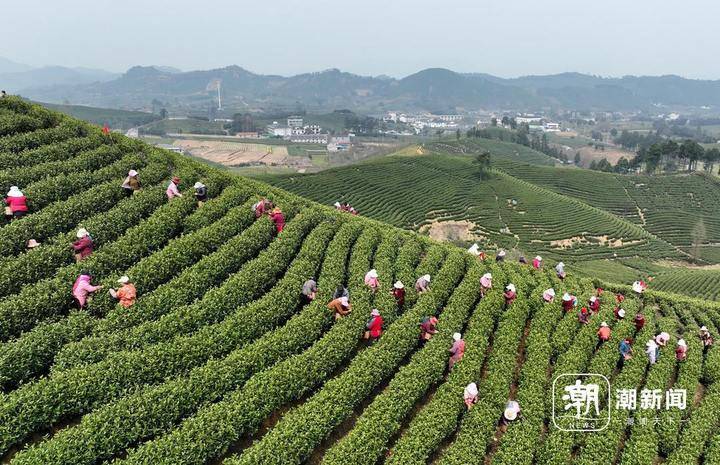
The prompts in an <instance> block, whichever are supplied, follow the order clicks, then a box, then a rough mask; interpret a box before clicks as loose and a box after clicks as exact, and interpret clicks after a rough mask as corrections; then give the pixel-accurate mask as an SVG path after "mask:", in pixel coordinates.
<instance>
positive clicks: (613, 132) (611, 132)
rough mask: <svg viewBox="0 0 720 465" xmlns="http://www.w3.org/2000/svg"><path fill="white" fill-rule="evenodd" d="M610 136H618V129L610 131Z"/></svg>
mask: <svg viewBox="0 0 720 465" xmlns="http://www.w3.org/2000/svg"><path fill="white" fill-rule="evenodd" d="M610 135H611V136H613V137H615V136H617V129H615V128H612V129H611V130H610Z"/></svg>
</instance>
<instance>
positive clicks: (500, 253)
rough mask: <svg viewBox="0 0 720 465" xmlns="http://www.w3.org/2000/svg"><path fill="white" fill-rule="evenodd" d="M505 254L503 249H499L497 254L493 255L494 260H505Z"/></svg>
mask: <svg viewBox="0 0 720 465" xmlns="http://www.w3.org/2000/svg"><path fill="white" fill-rule="evenodd" d="M505 255H506V254H505V251H504V250H503V249H500V250H499V251H498V253H497V255H495V261H496V262H502V261H503V260H505Z"/></svg>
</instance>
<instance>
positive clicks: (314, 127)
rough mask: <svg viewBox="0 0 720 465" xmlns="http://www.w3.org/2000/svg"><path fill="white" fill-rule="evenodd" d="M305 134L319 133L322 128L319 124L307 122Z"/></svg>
mask: <svg viewBox="0 0 720 465" xmlns="http://www.w3.org/2000/svg"><path fill="white" fill-rule="evenodd" d="M304 129H305V134H320V132H321V131H322V128H321V127H320V125H319V124H309V125H307V126H305V128H304Z"/></svg>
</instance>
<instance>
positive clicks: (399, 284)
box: [395, 281, 405, 289]
mask: <svg viewBox="0 0 720 465" xmlns="http://www.w3.org/2000/svg"><path fill="white" fill-rule="evenodd" d="M404 287H405V285H404V284H403V283H402V281H397V282H395V288H396V289H403V288H404Z"/></svg>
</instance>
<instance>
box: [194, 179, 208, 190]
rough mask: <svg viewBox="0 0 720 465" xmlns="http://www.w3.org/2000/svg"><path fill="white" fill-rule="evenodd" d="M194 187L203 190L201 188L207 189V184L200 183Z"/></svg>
mask: <svg viewBox="0 0 720 465" xmlns="http://www.w3.org/2000/svg"><path fill="white" fill-rule="evenodd" d="M193 187H194V188H195V189H201V188H203V187H205V184H203V183H201V182H200V181H198V182H196V183H195V184H194V185H193Z"/></svg>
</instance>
